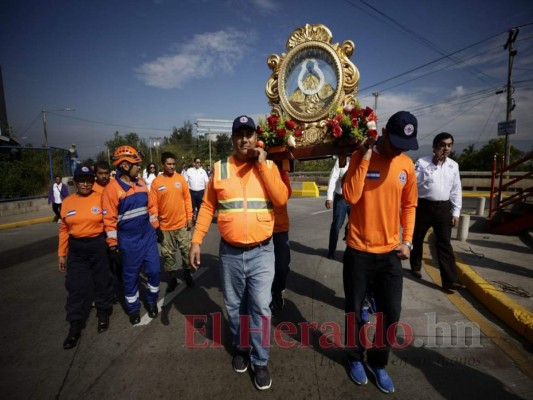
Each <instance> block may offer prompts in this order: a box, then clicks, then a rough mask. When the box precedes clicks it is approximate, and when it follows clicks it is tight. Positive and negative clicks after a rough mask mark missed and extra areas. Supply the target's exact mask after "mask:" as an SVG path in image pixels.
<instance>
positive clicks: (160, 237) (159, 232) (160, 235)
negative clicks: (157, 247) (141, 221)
mask: <svg viewBox="0 0 533 400" xmlns="http://www.w3.org/2000/svg"><path fill="white" fill-rule="evenodd" d="M155 233H157V243H163V238H164V236H163V231H162V230H161V228H157V229H156V230H155Z"/></svg>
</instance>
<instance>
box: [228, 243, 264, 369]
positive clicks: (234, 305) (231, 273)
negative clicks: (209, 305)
mask: <svg viewBox="0 0 533 400" xmlns="http://www.w3.org/2000/svg"><path fill="white" fill-rule="evenodd" d="M219 249H220V266H221V273H220V275H221V280H222V291H223V295H224V304H225V306H226V311H227V312H228V319H229V326H230V331H231V336H232V338H231V341H232V345H233V346H234V347H235V348H240V349H245V348H246V347H249V344H250V343H251V347H252V351H251V353H250V358H251V361H252V363H253V364H255V365H267V363H268V354H269V351H270V317H271V312H270V301H271V300H272V295H271V293H270V289H271V287H272V281H273V279H274V244H273V242H272V240H271V241H270V242H269V243H268V244H267V245H264V246H258V247H256V248H253V249H251V250H245V249H241V248H239V247H234V246H231V245H230V244H228V243H227V242H225V241H224V240H221V241H220V248H219ZM241 316H242V317H243V319H242V321H243V322H244V321H245V320H246V318H249V329H248V332H249V335H247V336H244V335H243V336H241V329H242V330H244V331H246V327H245V326H244V327H241ZM250 339H251V340H250Z"/></svg>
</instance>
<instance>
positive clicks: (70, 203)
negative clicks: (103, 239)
mask: <svg viewBox="0 0 533 400" xmlns="http://www.w3.org/2000/svg"><path fill="white" fill-rule="evenodd" d="M103 233H104V217H103V213H102V195H101V194H100V193H97V192H95V191H93V192H92V193H91V194H89V195H88V196H79V195H78V194H72V195H71V196H68V197H67V198H66V199H65V200H63V205H62V207H61V225H60V226H59V247H58V252H57V254H58V256H60V257H61V256H66V255H67V253H68V238H69V236H73V237H75V238H77V239H79V238H85V237H96V236H99V235H102V234H103Z"/></svg>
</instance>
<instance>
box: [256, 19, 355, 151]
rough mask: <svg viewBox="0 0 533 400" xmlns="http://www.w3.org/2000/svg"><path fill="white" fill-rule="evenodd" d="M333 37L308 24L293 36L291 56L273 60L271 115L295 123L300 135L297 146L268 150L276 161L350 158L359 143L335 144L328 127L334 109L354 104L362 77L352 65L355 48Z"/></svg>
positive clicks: (269, 90)
mask: <svg viewBox="0 0 533 400" xmlns="http://www.w3.org/2000/svg"><path fill="white" fill-rule="evenodd" d="M332 39H333V36H332V34H331V31H330V30H329V29H328V28H327V27H326V26H324V25H322V24H315V25H311V24H306V25H304V26H302V27H300V28H298V29H296V30H294V31H293V32H292V34H291V35H290V36H289V38H288V40H287V43H286V50H287V53H282V54H281V55H277V54H272V55H270V56H269V57H268V59H267V64H268V67H269V68H270V70H271V71H272V73H271V75H270V77H269V79H268V81H267V83H266V86H265V93H266V95H267V98H268V104H269V106H270V107H271V114H272V115H278V116H285V117H286V118H289V119H291V120H292V121H294V122H295V123H296V125H297V127H298V129H300V130H301V132H302V134H301V135H300V136H298V137H295V138H294V139H295V145H294V146H293V147H289V146H277V148H271V149H269V155H270V157H271V158H272V159H274V160H276V159H277V160H281V159H298V160H312V159H320V158H328V157H331V156H333V155H335V154H341V153H344V154H349V153H351V152H352V151H353V150H354V149H355V147H356V144H355V143H351V144H350V143H338V142H334V141H333V138H332V137H331V135H327V127H326V122H327V120H328V117H329V115H330V112H331V110H332V109H336V108H337V107H338V106H345V105H347V104H355V103H356V100H355V95H356V94H357V92H358V86H357V85H358V82H359V71H358V69H357V68H356V66H355V65H354V64H353V63H352V62H351V61H350V59H349V57H350V56H351V55H352V54H353V52H354V43H353V42H352V41H351V40H346V41H344V42H343V43H342V44H339V43H331V42H332Z"/></svg>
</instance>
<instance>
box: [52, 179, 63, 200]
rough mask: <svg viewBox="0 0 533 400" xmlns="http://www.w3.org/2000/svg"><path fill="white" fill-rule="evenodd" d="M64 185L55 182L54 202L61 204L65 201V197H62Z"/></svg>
mask: <svg viewBox="0 0 533 400" xmlns="http://www.w3.org/2000/svg"><path fill="white" fill-rule="evenodd" d="M62 186H63V184H62V183H60V184H59V185H58V184H57V183H54V190H53V192H54V203H56V204H61V203H63V199H62V198H61V187H62Z"/></svg>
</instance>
